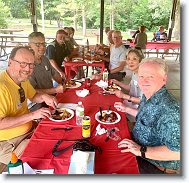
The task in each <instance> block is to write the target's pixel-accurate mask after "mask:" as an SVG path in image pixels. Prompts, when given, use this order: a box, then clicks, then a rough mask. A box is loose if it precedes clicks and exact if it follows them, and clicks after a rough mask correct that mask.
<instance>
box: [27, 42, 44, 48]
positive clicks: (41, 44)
mask: <svg viewBox="0 0 189 183" xmlns="http://www.w3.org/2000/svg"><path fill="white" fill-rule="evenodd" d="M31 43H33V44H35V46H37V47H40V46H46V45H47V43H45V42H43V43H35V42H31Z"/></svg>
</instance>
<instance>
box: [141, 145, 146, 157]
mask: <svg viewBox="0 0 189 183" xmlns="http://www.w3.org/2000/svg"><path fill="white" fill-rule="evenodd" d="M146 151H147V147H146V146H141V148H140V152H141V157H143V158H146V156H145V152H146Z"/></svg>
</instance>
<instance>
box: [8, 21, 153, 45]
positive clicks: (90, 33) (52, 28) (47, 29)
mask: <svg viewBox="0 0 189 183" xmlns="http://www.w3.org/2000/svg"><path fill="white" fill-rule="evenodd" d="M65 26H71V25H65ZM8 28H15V29H16V28H21V29H23V30H24V31H22V32H20V33H19V34H30V33H31V32H32V31H33V26H32V24H31V20H30V19H12V20H9V23H8ZM58 29H60V28H58V26H57V22H56V21H51V24H50V21H49V20H45V26H44V31H43V27H42V21H41V20H38V31H41V32H43V33H44V34H45V36H55V34H56V31H57V30H58ZM98 32H99V30H97V29H96V30H95V29H87V30H86V37H84V36H83V34H82V28H81V27H79V28H78V30H76V32H75V38H80V39H83V40H85V39H86V38H88V39H89V41H90V40H91V41H92V42H97V36H96V34H98ZM122 35H123V39H124V40H125V39H128V38H131V35H130V33H129V30H128V31H127V32H122ZM147 35H148V39H149V40H151V39H152V32H147ZM104 37H105V36H104ZM104 40H105V38H104Z"/></svg>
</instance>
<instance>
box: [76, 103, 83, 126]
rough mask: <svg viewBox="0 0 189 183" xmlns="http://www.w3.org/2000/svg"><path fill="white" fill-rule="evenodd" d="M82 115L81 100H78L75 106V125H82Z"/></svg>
mask: <svg viewBox="0 0 189 183" xmlns="http://www.w3.org/2000/svg"><path fill="white" fill-rule="evenodd" d="M83 117H84V106H83V104H82V102H81V101H80V102H78V104H77V107H76V124H77V125H82V120H83Z"/></svg>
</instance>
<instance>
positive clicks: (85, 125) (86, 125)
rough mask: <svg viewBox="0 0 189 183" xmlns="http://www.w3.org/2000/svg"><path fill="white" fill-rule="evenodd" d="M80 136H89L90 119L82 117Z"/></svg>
mask: <svg viewBox="0 0 189 183" xmlns="http://www.w3.org/2000/svg"><path fill="white" fill-rule="evenodd" d="M82 136H83V137H84V138H88V137H90V136H91V119H90V117H89V116H84V117H83V120H82Z"/></svg>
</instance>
